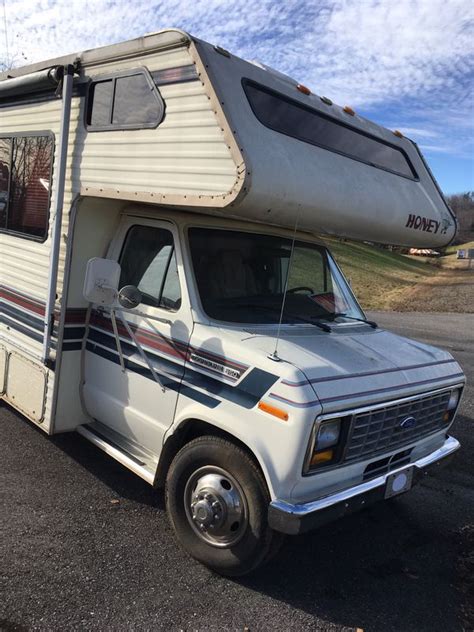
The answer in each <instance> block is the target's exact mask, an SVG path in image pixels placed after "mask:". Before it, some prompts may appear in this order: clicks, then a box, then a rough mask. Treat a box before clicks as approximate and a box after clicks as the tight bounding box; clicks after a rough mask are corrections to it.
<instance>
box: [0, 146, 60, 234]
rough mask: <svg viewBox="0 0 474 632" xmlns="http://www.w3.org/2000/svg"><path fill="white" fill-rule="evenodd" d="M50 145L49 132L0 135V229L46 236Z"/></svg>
mask: <svg viewBox="0 0 474 632" xmlns="http://www.w3.org/2000/svg"><path fill="white" fill-rule="evenodd" d="M53 149H54V142H53V138H52V137H51V136H46V135H45V136H40V135H38V136H14V137H10V138H8V137H7V138H0V230H6V231H9V232H15V233H19V234H22V235H28V236H31V237H36V238H39V239H45V238H46V235H47V232H48V210H49V200H50V192H51V168H52V160H53Z"/></svg>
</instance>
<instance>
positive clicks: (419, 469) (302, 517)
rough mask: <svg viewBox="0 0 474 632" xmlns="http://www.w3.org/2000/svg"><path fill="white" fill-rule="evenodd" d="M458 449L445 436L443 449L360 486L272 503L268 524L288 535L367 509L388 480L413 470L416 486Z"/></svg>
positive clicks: (456, 443) (457, 444) (451, 438)
mask: <svg viewBox="0 0 474 632" xmlns="http://www.w3.org/2000/svg"><path fill="white" fill-rule="evenodd" d="M459 447H460V444H459V441H457V440H456V439H454V437H449V436H446V440H445V442H444V443H443V445H442V446H441V447H440V448H439V449H438V450H435V451H434V452H432V453H431V454H428V455H427V456H425V457H423V458H421V459H418V460H417V461H415V462H414V463H411V464H410V465H405V466H403V467H400V468H398V469H395V470H392V471H391V472H388V473H387V474H383V475H382V476H378V477H377V478H374V479H372V480H370V481H366V482H365V483H361V484H360V485H355V486H354V487H350V488H349V489H344V490H343V491H340V492H337V493H335V494H331V495H330V496H325V497H324V498H320V499H318V500H313V501H311V502H309V503H303V504H291V503H288V502H286V501H284V500H274V501H273V502H271V503H270V506H269V509H268V523H269V525H270V527H271V528H272V529H275V531H281V532H282V533H288V534H289V535H296V534H298V533H305V532H306V531H310V530H312V529H316V528H317V527H320V526H321V525H323V524H326V523H327V522H331V521H333V520H335V519H337V518H341V517H342V516H345V515H347V514H350V513H353V512H354V511H357V510H358V509H362V508H364V507H367V506H368V505H370V504H372V503H374V502H376V501H378V500H383V498H384V497H385V486H386V483H387V478H388V477H389V476H391V475H393V474H396V473H397V472H401V471H402V470H405V469H407V468H408V467H413V466H414V474H413V482H412V485H415V484H416V483H417V482H419V480H420V479H421V478H423V477H424V476H425V475H426V474H428V472H431V470H433V469H434V468H435V467H437V466H440V465H442V464H443V465H444V464H445V463H447V462H449V460H450V457H451V456H452V455H453V454H454V453H455V452H456V450H458V449H459Z"/></svg>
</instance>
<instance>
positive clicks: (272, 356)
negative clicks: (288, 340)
mask: <svg viewBox="0 0 474 632" xmlns="http://www.w3.org/2000/svg"><path fill="white" fill-rule="evenodd" d="M300 208H301V207H300V205H299V204H298V211H297V213H296V220H295V228H294V230H293V240H292V242H291V251H290V260H289V262H288V269H287V271H286V279H285V290H284V292H283V298H282V301H281V311H280V320H279V321H278V331H277V335H276V340H275V349H274V351H273V353H270V355H269V356H268V357H269V358H270V360H273V361H274V362H280V360H281V358H280V357H279V356H278V343H279V342H280V330H281V322H282V320H283V312H284V311H285V303H286V295H287V293H288V281H289V278H290V271H291V264H292V263H293V253H294V251H295V241H296V231H297V229H298V220H299V217H300Z"/></svg>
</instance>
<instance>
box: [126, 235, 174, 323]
mask: <svg viewBox="0 0 474 632" xmlns="http://www.w3.org/2000/svg"><path fill="white" fill-rule="evenodd" d="M119 263H120V266H121V268H122V273H121V275H120V284H119V285H120V287H123V286H124V285H134V286H135V287H137V288H138V289H139V290H140V292H141V293H142V295H143V300H142V303H144V304H145V305H150V306H152V307H161V308H163V309H169V310H171V311H176V310H178V309H179V307H180V305H181V289H180V286H179V278H178V269H177V266H176V254H175V249H174V242H173V235H172V234H171V233H170V231H169V230H165V229H163V228H153V227H150V226H133V227H132V228H130V230H129V231H128V233H127V237H126V238H125V243H124V246H123V249H122V254H121V255H120V260H119Z"/></svg>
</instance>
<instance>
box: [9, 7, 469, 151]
mask: <svg viewBox="0 0 474 632" xmlns="http://www.w3.org/2000/svg"><path fill="white" fill-rule="evenodd" d="M5 3H6V18H7V25H8V41H9V54H10V56H11V57H13V58H14V61H15V62H16V64H17V65H18V64H21V63H22V62H23V63H25V60H26V62H34V61H38V60H40V59H46V58H48V57H54V56H57V55H60V54H64V53H68V52H77V51H81V50H84V49H86V48H93V47H97V46H101V45H105V44H108V43H112V42H117V41H121V40H124V39H129V38H132V37H137V36H139V35H143V34H144V33H148V32H151V31H156V30H159V29H161V28H165V27H170V26H176V27H179V28H183V29H184V30H187V31H189V32H191V33H192V34H194V35H196V36H198V37H201V38H203V39H206V40H208V41H211V42H213V43H219V44H221V45H222V46H224V47H225V48H228V49H229V50H231V51H232V52H234V53H236V54H238V55H240V56H242V57H245V58H246V59H257V60H259V61H261V62H263V63H265V64H268V65H270V66H273V67H274V68H276V69H278V70H280V71H282V72H284V73H287V74H290V75H291V76H293V77H295V78H296V79H297V80H298V81H301V82H302V83H305V84H306V85H309V86H310V87H311V88H313V89H314V91H315V92H317V93H318V94H325V95H327V96H329V97H331V98H332V99H333V100H334V101H335V102H337V103H340V104H345V103H349V104H350V105H352V106H354V107H356V108H357V109H358V110H360V111H361V112H362V113H363V114H366V115H368V116H369V117H372V118H375V119H376V120H377V121H378V122H381V123H383V124H386V125H391V126H394V127H397V128H399V129H400V128H404V129H405V130H407V131H406V133H407V135H413V137H415V139H419V140H420V141H421V140H423V139H425V140H426V139H436V142H433V143H429V144H427V145H426V146H427V147H430V148H432V150H433V151H435V149H434V147H446V148H447V150H449V151H451V152H452V151H454V152H456V150H457V149H459V151H461V150H462V151H464V152H465V150H466V149H465V148H466V142H465V141H466V138H472V132H470V131H469V130H470V129H471V128H470V126H471V124H472V123H471V121H472V118H473V116H474V113H473V111H472V77H473V76H474V54H473V53H474V50H473V42H474V2H473V1H472V0H449V1H446V0H396V1H395V0H259V1H258V2H257V1H256V0H245V1H244V0H193V1H192V2H190V1H189V0H162V1H161V2H153V1H150V0H134V1H133V2H129V1H125V0H118V1H115V2H112V1H109V0H95V1H91V0H55V1H53V0H36V1H33V0H5ZM0 24H1V21H0ZM2 28H3V27H2V26H0V47H1V46H2V42H4V40H5V37H4V33H2V32H1V29H2ZM3 48H5V46H4V44H3ZM5 57H6V51H5V50H3V53H2V50H1V48H0V61H1V60H2V58H3V59H5ZM443 114H444V115H445V116H444V117H443ZM461 148H462V149H461Z"/></svg>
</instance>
